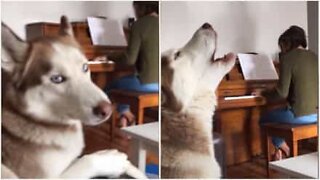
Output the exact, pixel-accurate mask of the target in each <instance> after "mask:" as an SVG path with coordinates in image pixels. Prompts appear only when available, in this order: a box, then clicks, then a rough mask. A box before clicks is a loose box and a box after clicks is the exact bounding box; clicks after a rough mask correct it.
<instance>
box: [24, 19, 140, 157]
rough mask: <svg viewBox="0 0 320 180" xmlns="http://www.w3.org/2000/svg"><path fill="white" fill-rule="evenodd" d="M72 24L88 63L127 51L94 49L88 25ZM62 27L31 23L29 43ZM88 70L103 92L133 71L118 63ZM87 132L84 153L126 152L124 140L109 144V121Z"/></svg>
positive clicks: (95, 65)
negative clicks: (110, 150)
mask: <svg viewBox="0 0 320 180" xmlns="http://www.w3.org/2000/svg"><path fill="white" fill-rule="evenodd" d="M71 24H72V28H73V31H74V36H75V38H76V40H77V41H78V42H79V44H80V45H81V48H82V51H83V53H84V54H85V56H86V57H87V58H88V60H89V61H91V60H93V59H94V58H95V57H98V56H104V55H108V54H115V53H123V52H124V51H125V50H126V47H124V46H120V47H114V46H94V45H92V42H91V37H90V33H89V27H88V24H87V23H86V22H72V23H71ZM59 27H60V25H59V24H56V23H47V22H39V23H32V24H28V25H27V26H26V35H27V40H28V41H30V40H33V39H35V38H38V37H42V36H55V35H57V34H58V32H59ZM124 31H125V34H126V36H127V38H128V34H129V33H128V30H127V29H124ZM89 68H90V70H91V77H92V80H93V82H94V83H96V84H97V85H98V86H99V87H100V88H102V89H104V88H105V86H106V85H107V83H108V82H110V81H111V80H112V79H114V78H118V77H120V76H123V75H127V74H132V73H133V72H134V68H133V67H119V66H117V65H116V62H115V63H114V64H110V63H109V64H108V63H102V64H89ZM84 131H85V143H86V147H85V150H84V153H91V152H95V151H97V150H101V149H106V148H117V149H119V150H122V151H124V152H126V150H127V149H126V144H127V142H125V141H121V140H118V141H117V143H116V144H111V143H110V142H111V137H110V133H109V132H110V124H109V123H108V122H105V123H103V124H101V125H99V126H95V127H84Z"/></svg>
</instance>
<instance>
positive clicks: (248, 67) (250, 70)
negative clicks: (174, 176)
mask: <svg viewBox="0 0 320 180" xmlns="http://www.w3.org/2000/svg"><path fill="white" fill-rule="evenodd" d="M238 58H239V61H240V66H241V69H242V72H243V76H244V79H245V80H277V79H279V77H278V74H277V71H276V68H275V67H274V64H273V62H272V60H271V59H270V58H269V57H268V56H266V55H256V54H238Z"/></svg>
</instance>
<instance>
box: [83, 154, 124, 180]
mask: <svg viewBox="0 0 320 180" xmlns="http://www.w3.org/2000/svg"><path fill="white" fill-rule="evenodd" d="M88 158H89V159H90V164H91V165H92V166H93V168H94V169H95V172H96V174H97V176H108V177H119V176H120V175H121V174H124V173H125V172H126V170H127V168H128V166H129V164H130V162H129V161H128V156H127V155H126V154H125V153H122V152H119V151H118V150H102V151H98V152H96V153H93V154H90V155H88Z"/></svg>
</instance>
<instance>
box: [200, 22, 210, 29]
mask: <svg viewBox="0 0 320 180" xmlns="http://www.w3.org/2000/svg"><path fill="white" fill-rule="evenodd" d="M202 28H203V29H212V26H211V25H210V24H209V23H204V24H203V25H202Z"/></svg>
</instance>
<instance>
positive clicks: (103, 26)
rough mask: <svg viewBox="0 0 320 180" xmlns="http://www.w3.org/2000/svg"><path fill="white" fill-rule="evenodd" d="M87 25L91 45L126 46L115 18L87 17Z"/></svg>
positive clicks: (121, 30) (123, 35)
mask: <svg viewBox="0 0 320 180" xmlns="http://www.w3.org/2000/svg"><path fill="white" fill-rule="evenodd" d="M87 20H88V25H89V30H90V35H91V39H92V43H93V45H100V46H127V41H126V38H125V34H124V32H123V29H122V26H121V24H120V23H119V22H118V21H117V20H112V19H105V18H99V17H88V18H87Z"/></svg>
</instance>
